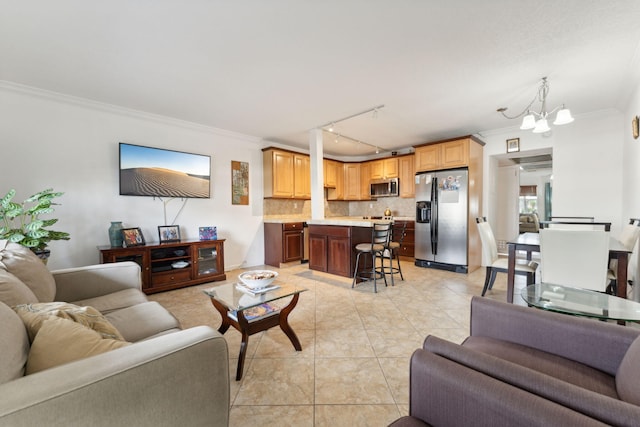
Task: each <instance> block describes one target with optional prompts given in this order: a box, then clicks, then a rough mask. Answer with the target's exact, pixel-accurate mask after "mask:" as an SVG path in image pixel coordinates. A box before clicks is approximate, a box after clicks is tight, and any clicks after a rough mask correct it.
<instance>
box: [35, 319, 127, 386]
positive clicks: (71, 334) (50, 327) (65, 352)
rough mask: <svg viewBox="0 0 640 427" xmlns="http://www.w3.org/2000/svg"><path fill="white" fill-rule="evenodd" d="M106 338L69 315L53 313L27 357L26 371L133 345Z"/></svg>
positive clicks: (42, 368)
mask: <svg viewBox="0 0 640 427" xmlns="http://www.w3.org/2000/svg"><path fill="white" fill-rule="evenodd" d="M130 344H131V343H128V342H126V341H118V340H112V339H106V338H102V337H101V336H100V334H99V333H97V332H96V331H92V330H91V329H89V328H87V327H85V326H82V325H80V324H78V323H75V322H73V321H71V320H69V319H62V318H60V317H51V318H49V319H47V320H45V321H44V322H43V323H42V327H41V328H40V330H39V331H38V334H37V335H36V338H35V339H34V340H33V344H32V345H31V350H30V351H29V357H28V359H27V369H26V374H27V375H29V374H33V373H35V372H38V371H42V370H44V369H49V368H53V367H54V366H58V365H62V364H65V363H69V362H73V361H75V360H80V359H84V358H86V357H90V356H95V355H97V354H101V353H106V352H107V351H110V350H115V349H116V348H121V347H124V346H127V345H130Z"/></svg>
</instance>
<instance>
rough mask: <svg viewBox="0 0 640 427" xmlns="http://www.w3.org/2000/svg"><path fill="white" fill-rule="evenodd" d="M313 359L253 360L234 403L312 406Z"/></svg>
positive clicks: (246, 369)
mask: <svg viewBox="0 0 640 427" xmlns="http://www.w3.org/2000/svg"><path fill="white" fill-rule="evenodd" d="M313 377H314V366H313V360H311V359H304V358H299V359H296V358H288V359H253V360H252V362H251V364H250V365H249V366H248V367H247V368H245V372H244V377H243V379H242V386H241V387H240V391H239V392H238V395H237V397H236V399H235V402H234V404H235V405H309V404H313V401H314V396H313V395H314V388H313V385H314V380H313Z"/></svg>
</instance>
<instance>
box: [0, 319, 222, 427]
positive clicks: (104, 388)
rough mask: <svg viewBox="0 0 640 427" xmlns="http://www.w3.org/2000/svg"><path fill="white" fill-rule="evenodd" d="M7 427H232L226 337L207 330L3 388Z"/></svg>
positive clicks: (1, 410) (1, 413)
mask: <svg viewBox="0 0 640 427" xmlns="http://www.w3.org/2000/svg"><path fill="white" fill-rule="evenodd" d="M0 396H2V399H0V426H2V427H4V426H12V427H20V426H33V425H47V426H70V425H91V426H114V425H122V426H124V425H131V426H153V427H157V426H159V425H184V426H227V425H228V422H229V362H228V352H227V344H226V341H225V340H224V338H223V337H222V335H220V334H219V333H218V332H216V331H214V330H213V329H211V328H210V327H208V326H199V327H195V328H191V329H187V330H183V331H179V332H175V333H171V334H168V335H163V336H160V337H156V338H153V339H150V340H147V341H142V342H138V343H135V344H132V345H130V346H127V347H123V348H120V349H117V350H113V351H110V352H107V353H103V354H100V355H97V356H94V357H90V358H86V359H82V360H79V361H76V362H72V363H69V364H66V365H62V366H58V367H56V368H52V369H48V370H45V371H41V372H38V373H36V374H32V375H28V376H25V377H23V378H20V379H18V380H15V381H11V382H8V383H5V384H2V385H0Z"/></svg>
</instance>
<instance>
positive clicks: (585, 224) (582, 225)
mask: <svg viewBox="0 0 640 427" xmlns="http://www.w3.org/2000/svg"><path fill="white" fill-rule="evenodd" d="M540 228H555V229H561V230H604V231H611V223H610V222H595V221H540Z"/></svg>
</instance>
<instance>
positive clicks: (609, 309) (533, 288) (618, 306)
mask: <svg viewBox="0 0 640 427" xmlns="http://www.w3.org/2000/svg"><path fill="white" fill-rule="evenodd" d="M521 296H522V298H523V299H524V300H525V302H526V303H527V304H529V305H531V306H533V307H537V308H541V309H544V310H550V311H556V312H558V313H565V314H571V315H574V316H585V317H594V318H597V319H603V320H617V321H619V322H625V321H626V322H640V303H637V302H635V301H630V300H626V299H623V298H619V297H616V296H613V295H608V294H604V293H601V292H596V291H590V290H587V289H577V288H571V287H568V286H560V285H552V284H547V283H536V284H534V285H529V286H527V287H526V288H525V289H523V290H522V293H521Z"/></svg>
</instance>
